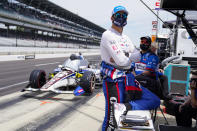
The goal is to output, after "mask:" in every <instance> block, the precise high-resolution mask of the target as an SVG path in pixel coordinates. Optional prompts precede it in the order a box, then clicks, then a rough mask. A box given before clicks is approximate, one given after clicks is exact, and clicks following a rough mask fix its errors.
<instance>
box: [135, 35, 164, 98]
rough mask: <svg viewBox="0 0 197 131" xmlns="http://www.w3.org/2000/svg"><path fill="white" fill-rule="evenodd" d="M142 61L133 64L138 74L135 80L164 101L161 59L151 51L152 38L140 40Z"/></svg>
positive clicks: (145, 37)
mask: <svg viewBox="0 0 197 131" xmlns="http://www.w3.org/2000/svg"><path fill="white" fill-rule="evenodd" d="M140 40H141V41H140V49H141V60H140V61H139V62H132V66H131V67H132V68H133V69H134V73H135V74H136V76H135V78H136V80H137V81H139V82H140V84H141V85H142V86H144V87H146V88H148V89H149V90H150V91H151V92H153V93H154V94H156V95H157V96H158V97H159V98H160V99H163V97H164V95H163V89H162V86H161V83H160V81H159V78H158V77H159V75H160V73H159V57H158V56H157V55H156V54H155V53H154V52H153V51H152V50H151V43H152V41H151V38H150V37H149V36H144V37H141V38H140Z"/></svg>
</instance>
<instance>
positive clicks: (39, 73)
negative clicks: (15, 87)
mask: <svg viewBox="0 0 197 131" xmlns="http://www.w3.org/2000/svg"><path fill="white" fill-rule="evenodd" d="M73 56H74V55H71V56H70V58H68V59H67V60H66V61H65V62H64V64H63V65H59V66H58V68H56V69H55V70H54V72H53V73H50V74H49V78H48V79H46V73H45V71H44V70H33V71H32V72H31V74H30V77H29V84H28V85H27V86H26V88H24V89H23V90H22V91H52V92H55V93H63V94H68V93H69V94H70V93H74V95H81V94H83V93H87V94H92V93H93V90H94V88H95V84H96V83H100V81H101V77H100V69H92V68H90V65H89V62H88V61H87V60H86V59H84V58H82V59H81V58H80V57H76V56H75V57H73ZM73 87H75V89H74V91H73V90H72V89H73Z"/></svg>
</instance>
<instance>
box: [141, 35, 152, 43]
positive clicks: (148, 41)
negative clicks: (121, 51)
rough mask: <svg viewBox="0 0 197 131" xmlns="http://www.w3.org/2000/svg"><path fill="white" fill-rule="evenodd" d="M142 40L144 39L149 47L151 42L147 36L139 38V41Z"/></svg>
mask: <svg viewBox="0 0 197 131" xmlns="http://www.w3.org/2000/svg"><path fill="white" fill-rule="evenodd" d="M142 39H146V40H147V43H148V44H150V45H151V42H152V40H151V38H150V37H149V36H143V37H141V38H140V40H142Z"/></svg>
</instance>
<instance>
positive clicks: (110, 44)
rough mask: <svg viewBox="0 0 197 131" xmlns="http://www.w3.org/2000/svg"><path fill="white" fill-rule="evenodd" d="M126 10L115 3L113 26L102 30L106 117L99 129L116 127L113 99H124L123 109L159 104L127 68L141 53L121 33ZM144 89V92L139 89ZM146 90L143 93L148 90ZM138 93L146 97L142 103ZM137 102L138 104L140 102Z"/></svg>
mask: <svg viewBox="0 0 197 131" xmlns="http://www.w3.org/2000/svg"><path fill="white" fill-rule="evenodd" d="M127 16H128V11H127V10H126V8H125V7H123V6H116V7H115V8H114V9H113V11H112V16H111V20H112V27H111V28H110V29H109V30H107V31H105V32H104V33H103V35H102V39H101V45H100V49H101V59H102V63H101V74H102V75H103V77H104V79H103V92H104V96H105V118H104V121H103V126H102V131H106V130H108V129H111V130H114V129H115V128H116V127H117V123H116V120H115V118H114V108H116V107H114V103H124V104H122V105H123V106H122V107H120V108H125V110H131V109H132V110H149V109H154V108H156V107H158V106H159V104H160V100H159V99H158V98H157V97H156V96H155V95H152V93H151V92H150V91H148V90H147V89H144V88H140V86H139V83H138V82H137V81H135V78H134V76H133V74H132V73H131V72H130V71H129V69H130V67H131V62H138V61H140V58H141V54H140V52H139V51H138V50H136V49H135V47H134V45H133V44H132V42H131V40H130V39H129V38H128V37H127V36H126V35H124V34H123V27H124V26H125V25H126V24H127ZM142 90H143V92H142ZM147 91H148V93H146V94H145V93H144V92H147ZM141 97H144V98H145V97H146V98H145V100H144V101H143V102H145V103H147V104H143V102H142V101H141V100H140V99H141ZM139 104H140V105H139Z"/></svg>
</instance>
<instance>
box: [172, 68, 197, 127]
mask: <svg viewBox="0 0 197 131" xmlns="http://www.w3.org/2000/svg"><path fill="white" fill-rule="evenodd" d="M190 88H191V96H188V99H187V100H186V101H185V102H184V103H183V104H182V105H179V106H177V109H176V110H175V117H176V123H177V126H184V127H192V118H195V119H197V71H194V72H192V77H191V79H190Z"/></svg>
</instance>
